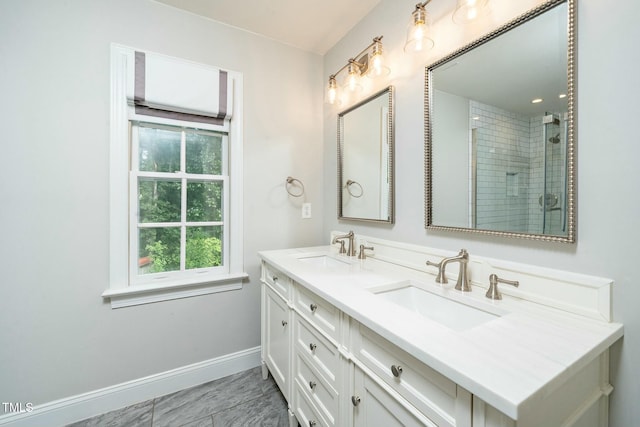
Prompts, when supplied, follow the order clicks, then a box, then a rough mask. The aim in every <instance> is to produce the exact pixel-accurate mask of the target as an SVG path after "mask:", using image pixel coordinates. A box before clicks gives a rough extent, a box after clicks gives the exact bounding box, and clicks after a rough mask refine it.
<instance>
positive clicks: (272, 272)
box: [262, 262, 292, 301]
mask: <svg viewBox="0 0 640 427" xmlns="http://www.w3.org/2000/svg"><path fill="white" fill-rule="evenodd" d="M262 280H263V281H264V282H265V283H267V284H268V285H269V286H271V287H272V288H273V289H274V290H275V291H276V292H278V293H279V294H280V295H281V296H282V297H283V298H284V299H285V300H287V301H289V300H290V299H291V288H292V285H291V279H289V277H287V276H286V275H285V274H283V273H282V272H281V271H280V270H278V269H276V268H274V267H273V266H271V265H270V264H267V263H266V262H263V263H262Z"/></svg>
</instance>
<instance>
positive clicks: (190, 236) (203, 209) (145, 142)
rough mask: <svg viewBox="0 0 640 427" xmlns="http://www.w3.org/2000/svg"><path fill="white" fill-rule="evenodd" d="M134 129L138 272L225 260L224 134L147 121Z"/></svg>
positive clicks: (206, 265) (160, 270) (165, 270)
mask: <svg viewBox="0 0 640 427" xmlns="http://www.w3.org/2000/svg"><path fill="white" fill-rule="evenodd" d="M134 129H135V130H137V132H138V133H137V136H138V138H137V141H138V147H137V149H138V156H137V157H138V165H137V166H138V170H139V171H140V172H138V173H139V174H140V175H139V176H138V192H137V203H138V224H139V226H138V273H139V274H150V273H160V272H169V271H180V270H181V264H183V268H184V269H185V270H190V269H197V268H207V267H217V266H221V265H223V259H222V258H223V257H222V253H223V247H222V241H223V221H224V211H223V198H224V178H225V176H224V172H225V169H226V167H225V165H224V161H223V160H224V159H223V154H224V152H225V150H224V146H223V144H224V142H225V140H226V138H225V136H224V135H223V134H219V133H213V132H202V131H195V130H191V129H181V128H169V127H166V126H162V127H158V128H154V127H149V125H146V124H145V125H142V126H137V127H135V128H134ZM182 156H185V158H184V159H182ZM183 186H184V187H186V192H184V191H183ZM184 193H186V202H183V200H182V197H183V196H184ZM144 224H146V226H142V225H144ZM183 252H184V253H183Z"/></svg>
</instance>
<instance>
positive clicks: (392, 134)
mask: <svg viewBox="0 0 640 427" xmlns="http://www.w3.org/2000/svg"><path fill="white" fill-rule="evenodd" d="M385 93H387V94H388V103H389V117H388V122H387V129H388V134H387V144H388V145H389V153H388V154H389V156H388V162H389V163H388V165H387V170H388V180H389V198H388V200H389V206H388V212H389V217H388V219H386V220H385V219H374V218H356V217H348V216H344V211H343V208H342V200H343V186H342V179H343V166H344V162H343V154H344V147H343V142H344V141H342V139H343V135H344V131H343V130H342V118H343V117H344V115H345V114H347V113H349V112H350V111H353V110H355V109H356V108H358V107H360V106H362V105H364V104H366V103H368V102H369V101H371V100H373V99H375V98H378V97H379V96H381V95H383V94H385ZM393 98H394V87H393V86H387V87H385V88H384V89H382V90H380V91H378V92H376V93H375V94H373V95H371V96H370V97H368V98H366V99H364V100H362V101H360V102H358V103H357V104H355V105H353V106H351V107H349V108H348V109H346V110H344V111H342V112H340V113H339V114H338V184H337V187H338V219H339V220H353V221H366V222H375V223H384V224H393V223H394V220H395V212H394V206H395V194H394V193H395V191H394V175H395V172H394V164H395V161H394V158H395V156H394V151H395V144H394V141H395V129H394V111H393Z"/></svg>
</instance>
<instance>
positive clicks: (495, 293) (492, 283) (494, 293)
mask: <svg viewBox="0 0 640 427" xmlns="http://www.w3.org/2000/svg"><path fill="white" fill-rule="evenodd" d="M498 283H506V284H507V285H511V286H515V287H516V288H517V287H518V286H520V282H518V281H517V280H506V279H501V278H500V277H498V275H497V274H491V275H490V276H489V289H488V290H487V293H486V294H485V295H486V297H487V298H489V299H492V300H501V299H502V294H501V293H500V291H499V290H498Z"/></svg>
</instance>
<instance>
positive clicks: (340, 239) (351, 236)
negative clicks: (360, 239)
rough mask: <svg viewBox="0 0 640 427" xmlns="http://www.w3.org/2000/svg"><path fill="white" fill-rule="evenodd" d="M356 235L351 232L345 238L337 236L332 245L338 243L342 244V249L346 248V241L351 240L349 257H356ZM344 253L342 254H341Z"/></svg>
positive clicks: (348, 247) (348, 249)
mask: <svg viewBox="0 0 640 427" xmlns="http://www.w3.org/2000/svg"><path fill="white" fill-rule="evenodd" d="M354 238H355V234H353V231H349V232H348V233H347V234H345V235H343V236H335V237H334V238H333V240H332V241H331V244H332V245H335V244H336V243H338V242H341V245H340V246H341V247H344V242H343V240H344V239H349V246H347V256H356V245H355V243H354ZM340 253H342V252H340Z"/></svg>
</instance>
